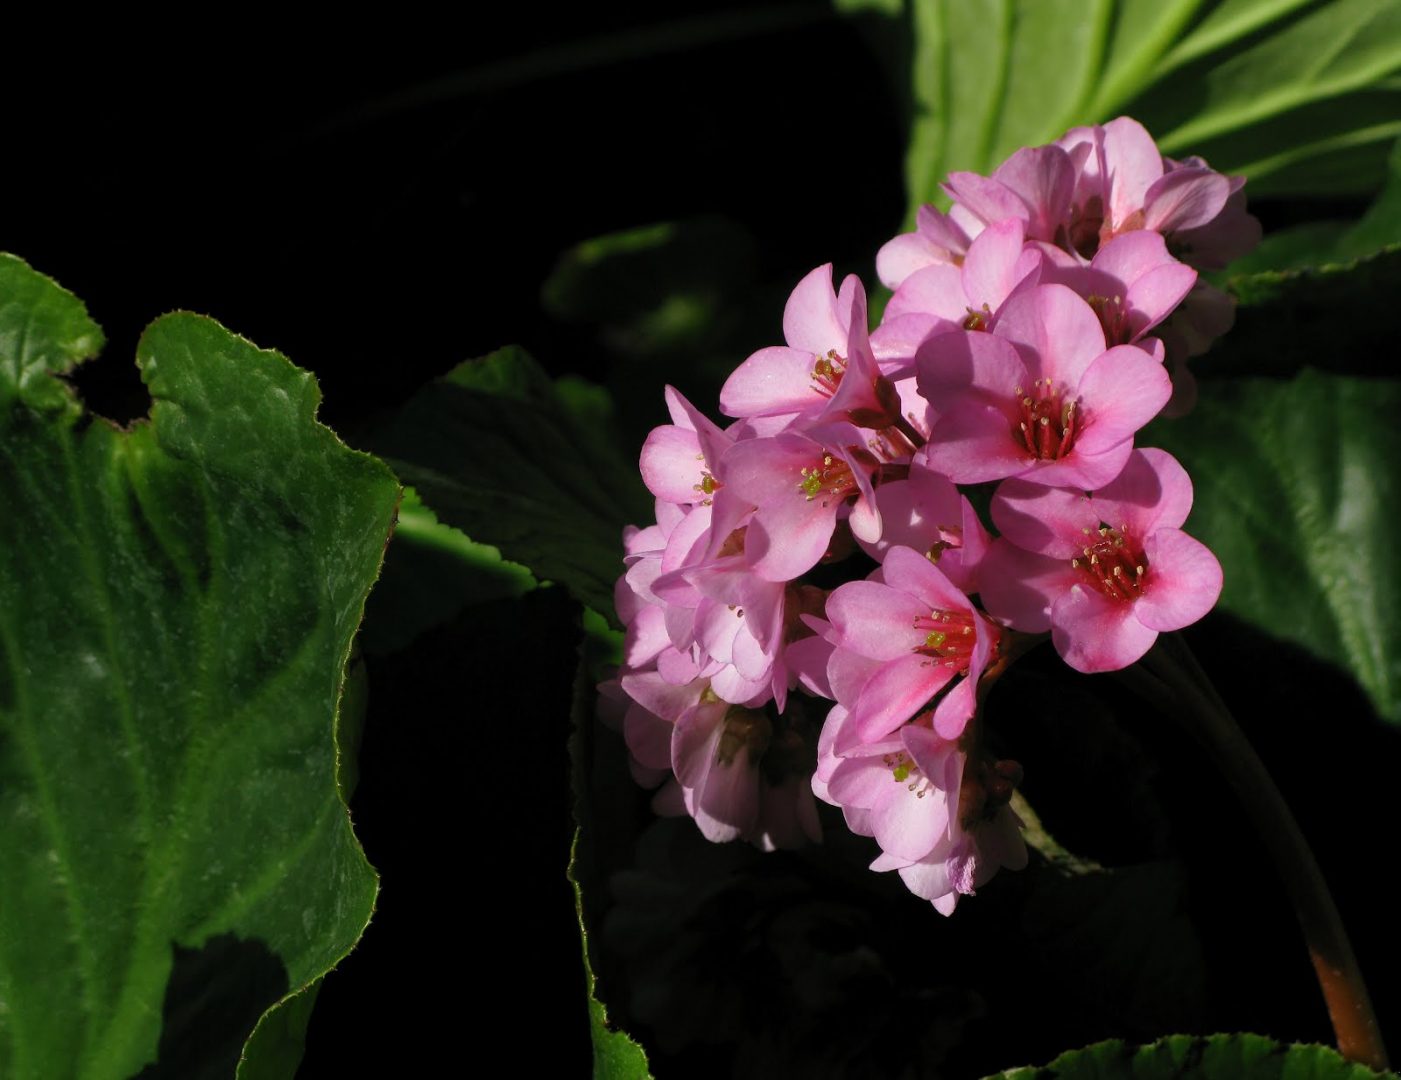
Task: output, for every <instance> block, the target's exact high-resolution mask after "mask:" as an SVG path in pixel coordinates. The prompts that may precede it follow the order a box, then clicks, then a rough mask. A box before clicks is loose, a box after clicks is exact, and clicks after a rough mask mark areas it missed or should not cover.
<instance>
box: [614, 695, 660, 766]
mask: <svg viewBox="0 0 1401 1080" xmlns="http://www.w3.org/2000/svg"><path fill="white" fill-rule="evenodd" d="M671 732H672V725H671V724H670V723H668V722H667V721H666V720H663V719H662V718H661V717H660V716H657V715H656V714H655V713H653V712H651V711H650V710H648V709H645V708H643V707H642V706H641V705H638V704H636V703H634V704H633V705H631V706H629V708H628V711H627V712H626V713H625V714H624V716H623V738H624V739H626V740H627V744H628V750H629V751H630V752H631V753H632V756H633V757H635V758H637V760H638V762H639V763H640V764H642V765H644V766H645V767H646V768H648V769H666V770H667V771H668V772H670V771H671Z"/></svg>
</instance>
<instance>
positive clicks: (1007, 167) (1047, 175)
mask: <svg viewBox="0 0 1401 1080" xmlns="http://www.w3.org/2000/svg"><path fill="white" fill-rule="evenodd" d="M992 175H993V179H994V180H997V181H999V182H1000V183H1002V184H1004V185H1006V186H1007V187H1008V188H1010V189H1011V190H1012V191H1014V192H1016V194H1017V195H1018V196H1020V197H1021V200H1022V202H1024V203H1025V204H1026V206H1027V208H1028V210H1029V212H1030V217H1029V219H1028V224H1027V228H1026V235H1027V237H1028V238H1029V239H1033V240H1052V239H1054V238H1055V235H1056V231H1057V229H1058V228H1059V227H1060V225H1061V223H1062V222H1063V221H1065V220H1066V219H1067V218H1068V217H1069V214H1070V197H1071V195H1072V194H1073V193H1074V191H1075V173H1074V170H1073V169H1072V168H1071V164H1070V157H1069V155H1067V154H1066V152H1065V151H1064V150H1062V149H1061V148H1060V147H1059V146H1056V145H1054V144H1052V145H1050V146H1033V147H1025V148H1023V149H1021V150H1018V151H1017V152H1016V153H1014V154H1013V155H1012V156H1011V157H1009V158H1008V159H1007V160H1006V161H1004V162H1003V163H1002V164H1001V165H999V166H998V167H997V170H996V171H995V172H994V173H993V174H992ZM989 224H992V222H991V219H989Z"/></svg>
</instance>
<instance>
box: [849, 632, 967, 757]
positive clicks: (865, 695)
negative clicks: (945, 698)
mask: <svg viewBox="0 0 1401 1080" xmlns="http://www.w3.org/2000/svg"><path fill="white" fill-rule="evenodd" d="M951 678H953V671H952V670H951V669H950V668H946V667H943V666H940V665H938V664H935V663H934V662H933V661H931V660H930V659H929V658H928V657H927V656H923V655H921V654H919V653H909V654H907V655H905V656H902V657H900V658H898V659H896V660H891V661H890V662H888V663H886V664H884V665H882V667H881V669H880V670H879V671H877V672H876V673H875V675H873V676H872V677H871V678H870V680H869V681H868V682H867V683H866V685H865V686H864V687H862V688H861V697H860V699H859V700H858V701H857V702H856V705H855V707H854V708H852V710H851V726H852V727H853V728H854V729H855V730H856V733H857V736H858V737H859V738H860V740H861V741H862V742H873V741H875V740H876V739H879V738H881V737H882V736H884V735H888V734H890V732H892V731H894V730H895V729H896V728H897V727H899V726H900V725H901V724H903V723H904V722H905V721H906V720H908V719H909V718H910V717H912V716H914V714H915V713H917V712H919V710H920V709H921V708H923V707H924V705H925V703H926V702H928V701H929V699H930V698H932V697H933V696H934V695H935V694H937V693H938V692H939V691H940V690H942V689H943V688H944V686H945V685H946V684H947V683H948V681H949V680H950V679H951Z"/></svg>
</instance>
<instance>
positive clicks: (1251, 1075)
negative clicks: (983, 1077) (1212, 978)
mask: <svg viewBox="0 0 1401 1080" xmlns="http://www.w3.org/2000/svg"><path fill="white" fill-rule="evenodd" d="M1379 1075H1381V1074H1379V1073H1376V1072H1373V1071H1372V1070H1371V1069H1369V1068H1367V1067H1366V1066H1365V1065H1357V1064H1354V1063H1353V1062H1350V1061H1345V1060H1344V1059H1343V1057H1342V1055H1340V1054H1339V1053H1338V1052H1337V1051H1336V1050H1334V1049H1332V1048H1331V1047H1327V1046H1300V1045H1298V1044H1295V1045H1293V1046H1286V1045H1285V1044H1283V1043H1277V1042H1275V1041H1274V1040H1273V1039H1267V1038H1265V1037H1264V1036H1263V1035H1211V1036H1203V1035H1171V1036H1169V1037H1168V1038H1166V1039H1159V1040H1158V1041H1157V1042H1155V1043H1152V1044H1150V1045H1148V1046H1130V1045H1128V1044H1127V1043H1124V1042H1120V1041H1119V1040H1117V1039H1112V1040H1110V1041H1109V1042H1102V1043H1095V1044H1094V1045H1093V1046H1087V1047H1085V1048H1084V1049H1083V1050H1070V1051H1067V1052H1066V1053H1064V1054H1062V1055H1061V1056H1060V1057H1058V1058H1056V1060H1055V1061H1053V1062H1051V1063H1050V1064H1049V1065H1047V1066H1045V1067H1044V1068H1036V1067H1033V1066H1027V1067H1026V1068H1022V1069H1008V1070H1007V1071H1006V1072H1004V1073H999V1074H998V1077H999V1080H1045V1078H1047V1077H1052V1076H1054V1077H1057V1078H1058V1080H1212V1078H1215V1077H1230V1078H1231V1080H1286V1078H1287V1080H1372V1078H1374V1077H1377V1076H1379ZM989 1080H991V1078H989Z"/></svg>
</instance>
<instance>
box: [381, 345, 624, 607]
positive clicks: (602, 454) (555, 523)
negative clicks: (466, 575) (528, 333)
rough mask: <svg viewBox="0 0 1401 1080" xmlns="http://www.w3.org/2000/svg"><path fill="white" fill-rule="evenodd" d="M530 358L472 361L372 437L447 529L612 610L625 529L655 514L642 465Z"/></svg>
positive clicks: (519, 353) (593, 405)
mask: <svg viewBox="0 0 1401 1080" xmlns="http://www.w3.org/2000/svg"><path fill="white" fill-rule="evenodd" d="M579 403H580V395H579V393H578V391H577V387H576V388H573V389H571V390H570V391H569V393H568V394H567V395H562V394H560V393H559V392H558V391H557V390H556V388H555V386H554V384H552V383H551V382H550V380H549V378H548V377H547V376H546V375H545V373H544V372H543V371H541V370H540V368H539V366H538V365H537V364H536V363H535V362H534V361H533V360H532V359H531V358H530V357H529V355H527V354H526V353H525V352H524V351H523V350H521V349H518V348H508V349H502V350H500V351H498V352H494V353H492V354H491V355H490V356H486V357H483V358H482V359H480V360H469V361H468V362H467V363H465V364H462V365H460V366H458V367H457V368H455V369H454V370H453V371H452V372H450V373H449V374H448V375H446V376H444V377H443V378H441V379H438V380H435V381H434V382H432V383H430V384H429V385H428V386H426V387H425V388H424V389H423V390H421V391H420V392H419V393H418V394H417V395H415V396H414V397H413V398H412V399H411V400H410V401H409V403H408V404H407V405H406V406H405V407H404V409H403V410H402V411H401V412H400V413H399V414H398V415H397V416H396V417H395V418H394V419H393V420H392V421H391V422H390V423H389V424H388V425H387V426H386V427H385V428H384V429H383V430H382V431H381V432H380V433H379V434H378V435H377V436H376V437H375V438H374V439H373V440H372V448H373V449H374V450H376V451H377V452H379V453H381V454H383V455H384V456H385V457H386V458H388V459H390V461H391V464H392V465H393V466H394V468H395V470H396V471H397V472H398V473H399V476H400V478H401V479H403V480H404V482H405V483H408V484H411V485H413V486H414V487H415V488H417V489H418V491H419V492H420V493H421V494H422V495H423V498H424V501H425V502H427V503H428V504H429V505H431V506H432V507H433V508H434V510H435V511H436V512H437V513H438V515H439V516H440V517H441V518H442V520H443V521H444V522H446V523H447V524H449V525H452V526H454V527H456V528H458V529H461V530H462V531H463V532H464V533H466V534H467V535H468V536H470V537H472V539H473V540H475V541H478V542H479V543H483V544H491V545H493V546H495V547H497V548H499V549H500V551H501V554H502V555H503V556H504V557H505V558H507V559H510V560H512V561H514V562H518V563H521V564H523V565H524V566H526V567H528V568H529V569H530V571H531V572H532V573H533V574H534V575H535V576H536V577H538V578H540V579H542V580H543V579H549V580H552V581H557V582H559V583H560V584H562V585H564V586H565V587H566V588H568V589H569V590H570V592H572V593H573V594H574V596H576V597H577V598H578V599H580V600H581V601H583V603H584V604H586V605H587V606H589V607H592V608H594V609H595V610H596V611H600V612H607V613H609V614H610V615H611V613H612V611H613V583H614V581H615V580H616V579H617V577H618V575H619V574H621V573H622V569H623V564H622V557H623V547H622V527H623V525H624V524H625V523H627V522H630V521H632V522H635V521H641V520H643V519H644V518H645V517H646V516H647V514H648V509H647V502H646V499H645V489H644V488H643V487H642V481H641V478H640V477H639V476H638V473H637V469H636V467H635V466H631V465H629V464H627V463H626V462H625V461H624V459H623V457H622V455H621V453H619V452H618V450H617V449H616V448H615V447H614V446H613V444H612V442H611V438H610V430H609V429H608V428H600V427H599V426H598V425H597V423H596V422H591V420H590V416H591V414H592V415H596V410H597V401H596V399H591V400H590V403H589V405H588V407H587V408H585V409H583V410H582V411H581V412H580V413H578V414H576V413H575V412H574V411H573V409H572V407H571V406H572V405H577V404H579Z"/></svg>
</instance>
